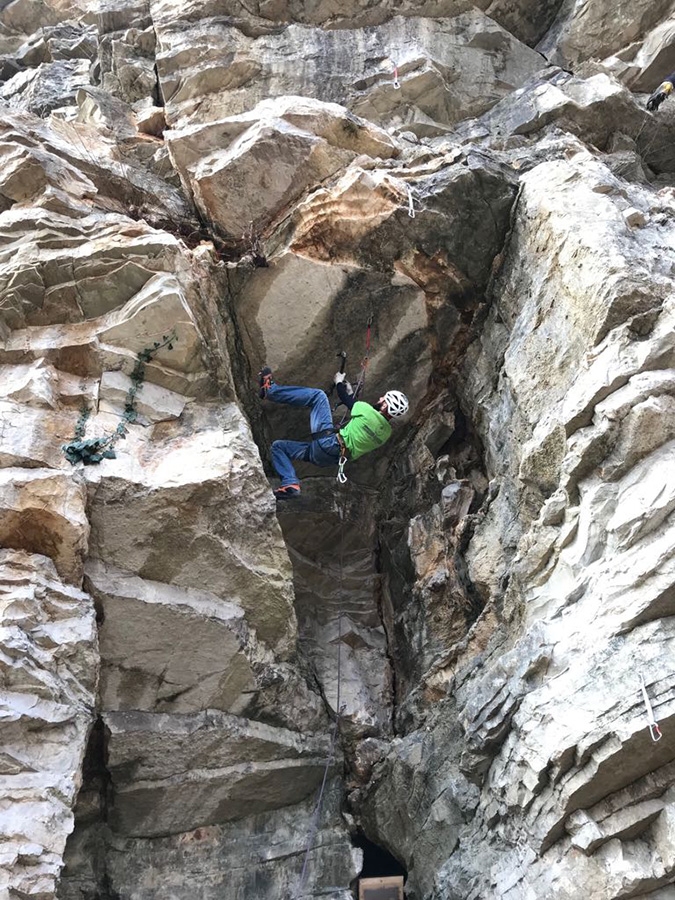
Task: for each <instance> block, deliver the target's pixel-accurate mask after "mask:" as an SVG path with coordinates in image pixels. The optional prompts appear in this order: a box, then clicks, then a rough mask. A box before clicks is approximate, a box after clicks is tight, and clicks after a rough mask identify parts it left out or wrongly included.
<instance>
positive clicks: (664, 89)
mask: <svg viewBox="0 0 675 900" xmlns="http://www.w3.org/2000/svg"><path fill="white" fill-rule="evenodd" d="M672 90H673V85H672V84H671V82H670V81H664V82H663V84H660V85H659V86H658V87H657V89H656V90H655V91H654V93H653V94H652V95H651V96H650V98H649V100H647V109H648V110H649V112H656V110H657V109H658V108H659V106H661V104H662V103H663V101H664V100H665V99H666V97H667V96H668V94H670V93H671V92H672Z"/></svg>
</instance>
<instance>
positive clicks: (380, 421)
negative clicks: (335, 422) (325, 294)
mask: <svg viewBox="0 0 675 900" xmlns="http://www.w3.org/2000/svg"><path fill="white" fill-rule="evenodd" d="M351 413H352V415H351V418H350V420H349V422H347V424H346V425H345V426H344V428H341V429H340V435H341V436H342V440H343V441H344V442H345V446H346V447H347V450H348V451H349V458H350V459H358V458H359V456H363V454H364V453H370V451H371V450H377V448H378V447H381V446H382V444H385V443H386V442H387V441H388V440H389V438H390V437H391V425H390V424H389V421H388V420H387V419H386V418H385V417H384V416H383V415H382V413H379V412H378V411H377V410H376V409H374V407H372V406H371V405H370V403H362V402H361V401H360V400H357V401H356V403H355V404H354V405H353V406H352V410H351Z"/></svg>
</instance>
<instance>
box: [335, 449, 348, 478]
mask: <svg viewBox="0 0 675 900" xmlns="http://www.w3.org/2000/svg"><path fill="white" fill-rule="evenodd" d="M346 463H347V457H346V456H345V455H344V452H343V453H341V454H340V462H339V463H338V473H337V480H338V482H339V483H340V484H347V476H346V475H345V465H346Z"/></svg>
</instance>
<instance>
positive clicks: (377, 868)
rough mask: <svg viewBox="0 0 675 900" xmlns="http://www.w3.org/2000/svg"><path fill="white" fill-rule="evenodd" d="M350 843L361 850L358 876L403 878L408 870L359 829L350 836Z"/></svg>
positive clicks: (406, 875)
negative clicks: (361, 865) (361, 856)
mask: <svg viewBox="0 0 675 900" xmlns="http://www.w3.org/2000/svg"><path fill="white" fill-rule="evenodd" d="M352 845H353V846H354V847H358V848H359V849H360V850H363V867H362V869H361V871H360V872H359V875H358V877H359V878H381V877H383V876H387V875H402V876H403V878H404V880H405V879H406V878H407V877H408V872H407V870H406V868H405V866H403V865H402V864H401V863H400V862H399V861H398V860H397V859H396V857H395V856H392V854H391V853H389V851H388V850H385V849H384V847H380V846H378V845H377V844H374V843H373V842H372V841H371V840H369V839H368V838H367V837H366V836H365V834H363V832H361V831H359V832H358V833H357V834H356V835H354V836H353V837H352Z"/></svg>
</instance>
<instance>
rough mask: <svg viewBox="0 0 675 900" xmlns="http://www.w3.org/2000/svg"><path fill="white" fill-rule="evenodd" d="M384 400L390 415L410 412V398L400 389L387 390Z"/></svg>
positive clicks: (402, 414) (394, 416)
mask: <svg viewBox="0 0 675 900" xmlns="http://www.w3.org/2000/svg"><path fill="white" fill-rule="evenodd" d="M384 402H385V403H386V404H387V411H388V413H389V415H390V416H392V417H393V418H397V417H398V416H404V415H405V414H406V413H407V412H408V398H407V397H406V395H405V394H402V393H401V392H400V391H387V393H386V394H385V395H384Z"/></svg>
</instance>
